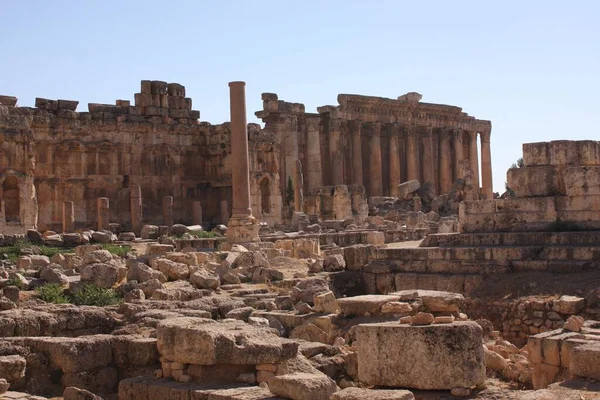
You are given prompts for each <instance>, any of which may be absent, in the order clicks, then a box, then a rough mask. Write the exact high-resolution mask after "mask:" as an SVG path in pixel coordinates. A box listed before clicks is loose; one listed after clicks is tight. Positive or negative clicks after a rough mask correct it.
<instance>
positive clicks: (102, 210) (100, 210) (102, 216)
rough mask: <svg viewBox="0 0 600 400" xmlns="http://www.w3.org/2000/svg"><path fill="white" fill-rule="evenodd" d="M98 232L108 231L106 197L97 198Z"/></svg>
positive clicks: (108, 220)
mask: <svg viewBox="0 0 600 400" xmlns="http://www.w3.org/2000/svg"><path fill="white" fill-rule="evenodd" d="M97 215H98V230H99V231H105V230H108V228H109V224H110V210H109V200H108V197H99V198H98V205H97Z"/></svg>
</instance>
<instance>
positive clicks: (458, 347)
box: [357, 321, 485, 390]
mask: <svg viewBox="0 0 600 400" xmlns="http://www.w3.org/2000/svg"><path fill="white" fill-rule="evenodd" d="M481 336H482V329H481V327H480V326H479V325H478V324H477V323H475V322H472V321H466V322H454V323H452V324H436V325H425V326H411V325H403V324H400V323H398V322H383V323H378V324H364V325H359V326H358V328H357V341H358V379H359V381H360V382H361V383H364V384H367V385H374V386H386V387H406V388H416V389H426V390H435V389H442V390H447V389H452V388H457V387H460V388H470V387H473V386H475V385H477V384H479V383H482V382H483V381H484V380H485V363H484V353H483V345H482V343H481Z"/></svg>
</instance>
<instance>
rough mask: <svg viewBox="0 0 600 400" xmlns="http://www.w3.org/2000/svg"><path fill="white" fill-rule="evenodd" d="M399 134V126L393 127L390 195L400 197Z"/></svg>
mask: <svg viewBox="0 0 600 400" xmlns="http://www.w3.org/2000/svg"><path fill="white" fill-rule="evenodd" d="M398 136H399V132H398V128H397V126H393V127H392V130H391V132H390V143H389V153H390V156H389V160H390V161H389V180H390V195H391V196H392V197H398V185H399V184H400V179H401V178H400V150H399V148H398V141H399V137H398Z"/></svg>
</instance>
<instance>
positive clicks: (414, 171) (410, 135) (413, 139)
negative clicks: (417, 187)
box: [406, 126, 419, 181]
mask: <svg viewBox="0 0 600 400" xmlns="http://www.w3.org/2000/svg"><path fill="white" fill-rule="evenodd" d="M417 151H418V150H417V129H416V127H414V126H408V132H407V137H406V157H407V160H406V177H407V180H409V181H412V180H413V179H417V180H418V179H419V164H418V163H417V160H418V159H417Z"/></svg>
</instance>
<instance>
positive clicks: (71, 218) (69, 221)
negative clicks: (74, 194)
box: [62, 201, 75, 233]
mask: <svg viewBox="0 0 600 400" xmlns="http://www.w3.org/2000/svg"><path fill="white" fill-rule="evenodd" d="M62 225H63V233H72V232H75V207H74V205H73V202H72V201H65V202H64V203H63V215H62Z"/></svg>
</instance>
